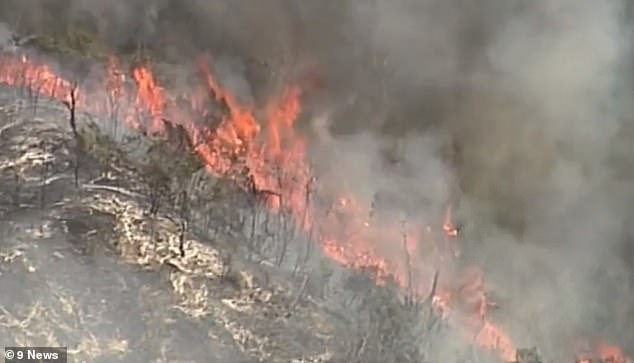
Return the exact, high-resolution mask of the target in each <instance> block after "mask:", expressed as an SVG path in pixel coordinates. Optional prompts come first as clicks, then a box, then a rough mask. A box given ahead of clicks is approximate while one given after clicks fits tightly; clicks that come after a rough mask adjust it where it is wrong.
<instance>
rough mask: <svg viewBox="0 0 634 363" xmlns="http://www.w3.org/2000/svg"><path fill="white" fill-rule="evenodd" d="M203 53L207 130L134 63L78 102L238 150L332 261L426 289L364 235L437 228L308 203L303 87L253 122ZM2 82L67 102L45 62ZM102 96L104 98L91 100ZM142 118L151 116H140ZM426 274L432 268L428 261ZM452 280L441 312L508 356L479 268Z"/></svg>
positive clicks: (5, 73) (5, 69) (208, 153)
mask: <svg viewBox="0 0 634 363" xmlns="http://www.w3.org/2000/svg"><path fill="white" fill-rule="evenodd" d="M209 64H210V62H209V59H208V57H202V58H201V60H200V61H199V63H198V68H199V71H200V72H201V75H202V79H203V83H204V85H205V87H204V88H203V89H202V93H201V92H200V91H197V92H193V93H191V94H188V95H186V97H187V99H188V100H189V102H190V104H191V108H192V109H193V110H198V111H197V112H198V113H199V114H198V117H200V116H204V115H203V114H202V113H203V111H201V109H202V106H201V105H202V103H203V101H204V99H205V96H207V97H213V98H214V99H215V100H217V101H219V102H220V103H221V104H223V105H225V106H226V108H227V109H228V112H227V113H226V114H227V115H226V116H224V118H223V119H222V120H221V121H220V123H219V124H218V126H217V127H216V128H214V129H212V130H210V129H206V128H205V127H201V126H199V125H198V124H197V123H196V122H195V121H194V120H193V119H190V118H188V116H187V115H190V114H191V113H190V112H189V110H185V109H183V108H182V107H181V106H180V104H179V103H178V102H177V101H176V98H172V97H171V96H170V93H169V92H168V91H167V90H166V89H164V88H163V87H161V86H160V85H159V83H158V81H157V80H156V77H155V76H154V74H153V73H152V72H151V70H150V68H149V67H145V66H140V67H136V68H134V69H133V70H132V72H131V74H132V77H133V78H132V79H133V81H134V83H135V87H128V86H126V76H125V74H126V72H123V71H122V70H121V68H120V66H119V64H118V62H117V60H116V59H115V58H111V59H110V61H109V62H108V66H107V68H106V71H105V72H104V73H105V75H106V79H105V80H104V82H103V84H105V88H106V94H107V97H106V98H107V100H106V102H105V103H104V102H103V97H101V98H100V97H97V96H96V95H94V94H92V93H91V92H90V91H89V90H86V89H79V90H78V93H79V104H78V106H79V107H81V108H83V109H84V110H85V111H88V112H93V113H98V114H101V115H107V116H109V117H110V118H111V119H115V120H122V121H124V122H125V123H126V124H127V125H128V127H131V128H137V129H147V131H148V132H149V133H152V134H161V133H162V132H163V131H164V126H163V121H162V120H163V118H170V119H171V118H173V119H174V120H177V122H178V123H180V124H181V125H182V126H183V127H184V128H185V130H187V132H189V134H190V135H189V136H190V138H191V139H192V140H193V142H194V145H195V146H194V147H195V150H196V152H197V153H198V154H199V156H200V158H201V159H202V160H203V161H204V163H205V164H206V167H207V170H209V171H210V172H212V173H217V174H221V175H225V176H229V177H230V176H232V175H233V172H234V171H235V169H236V168H237V167H240V165H236V162H235V158H234V157H235V155H242V156H243V157H244V159H245V160H244V163H245V165H246V166H247V167H248V169H249V171H250V173H251V175H250V177H251V178H252V182H253V183H254V186H255V188H256V189H257V190H261V191H264V190H266V191H273V192H275V193H274V194H275V195H277V196H278V197H276V198H272V199H270V200H269V201H268V204H269V206H270V207H271V208H273V209H275V210H282V209H283V210H286V211H289V212H290V213H291V215H292V216H293V217H294V218H295V219H296V222H297V224H298V225H299V226H300V227H301V228H303V229H304V230H305V231H306V232H307V233H309V234H310V235H317V238H318V241H319V244H320V246H321V247H322V249H323V251H324V252H325V253H326V254H327V255H328V256H329V257H330V258H331V259H333V260H334V261H337V262H339V263H341V264H344V265H346V266H350V267H354V268H366V267H371V268H373V269H375V270H376V271H377V275H378V278H379V281H377V282H378V283H382V282H383V280H384V279H386V278H388V277H393V278H394V279H395V280H396V281H397V282H398V283H399V284H401V285H402V286H403V287H404V288H405V287H408V288H413V289H414V290H415V291H418V292H420V293H423V292H425V291H428V288H429V286H428V284H429V280H431V278H430V279H425V280H426V281H424V282H416V286H408V285H411V284H412V283H413V281H411V280H412V279H411V277H409V276H408V274H407V267H405V266H403V263H402V261H395V260H394V259H390V258H386V257H382V256H381V254H379V253H378V252H376V251H375V248H374V247H375V246H374V244H373V243H372V242H371V241H372V240H373V239H381V238H383V237H385V236H387V235H389V236H391V238H393V237H394V236H401V235H402V236H403V243H404V246H405V250H406V251H407V252H408V253H409V254H410V255H414V254H416V253H418V252H419V249H421V248H423V244H422V241H423V240H424V239H434V238H436V237H434V232H435V230H434V228H432V227H431V226H428V227H427V228H426V230H425V232H424V233H420V232H417V231H415V230H409V229H408V227H407V226H403V224H401V223H395V224H394V225H388V226H387V228H386V226H385V225H384V224H381V225H380V226H377V227H374V225H373V223H371V221H370V218H369V215H370V214H371V213H370V211H367V210H364V208H363V207H362V206H361V205H360V203H358V202H357V201H356V200H355V199H354V198H353V197H352V196H350V195H340V196H339V198H338V200H337V201H336V203H334V205H332V206H329V207H321V206H317V205H312V204H311V203H310V194H311V193H313V192H314V191H315V190H317V187H316V186H315V179H314V178H313V175H312V174H311V170H310V166H309V162H308V158H307V155H306V144H307V143H306V140H305V139H304V138H302V136H301V135H300V134H298V133H297V132H296V131H295V127H294V126H295V122H296V120H297V118H298V116H299V114H300V112H301V102H300V97H301V95H302V90H301V89H300V88H299V87H297V86H292V85H291V86H288V87H286V88H285V89H283V90H282V92H281V93H280V94H279V95H278V97H275V98H273V99H272V100H271V102H269V103H268V105H267V106H266V107H265V110H264V111H265V112H264V118H265V119H264V120H257V119H256V117H255V116H254V112H253V110H252V109H251V108H250V107H248V106H246V105H244V104H242V103H240V102H239V101H238V99H237V98H236V97H235V96H234V95H233V94H231V92H229V91H228V90H226V89H224V88H222V87H221V84H220V83H219V82H218V80H217V79H216V77H215V76H214V74H213V73H212V71H211V68H210V66H209ZM0 82H1V83H4V84H9V85H13V86H15V87H21V88H24V89H26V90H28V91H29V92H35V93H37V94H41V95H45V96H49V97H53V98H57V99H60V100H65V99H66V97H68V95H69V94H70V92H71V91H72V89H73V83H72V82H70V81H68V80H65V79H63V78H62V77H60V76H59V75H57V74H56V73H55V72H54V71H53V70H52V69H51V68H50V67H49V66H47V65H46V64H42V63H38V62H35V61H32V60H30V59H28V58H26V57H18V58H16V57H14V56H4V57H2V58H0ZM99 99H101V101H97V100H99ZM140 119H147V120H149V121H148V122H146V123H145V124H143V123H142V122H140V121H139V120H140ZM442 230H443V233H442V234H443V236H444V237H443V238H444V239H445V240H446V241H445V242H451V244H452V247H451V248H450V249H451V253H450V255H451V257H455V256H457V254H458V252H459V251H458V250H457V247H455V243H454V242H455V241H454V238H455V237H456V236H457V235H458V229H457V227H456V226H455V225H454V223H453V220H452V210H451V207H449V208H448V209H447V213H446V216H445V220H444V223H443V226H442ZM427 272H428V273H429V277H431V276H432V275H433V269H431V268H430V269H428V270H427ZM462 281H463V282H462V283H459V284H458V285H459V286H458V287H457V288H456V287H455V286H442V287H440V288H439V290H438V292H437V295H436V296H435V297H434V300H433V301H434V302H435V304H436V305H437V306H438V308H439V309H441V310H442V311H443V313H444V314H445V316H447V318H448V319H449V320H450V321H452V322H454V323H455V324H456V325H457V326H459V327H461V328H462V329H463V332H464V333H465V336H466V337H468V338H469V339H473V340H474V341H475V342H476V343H477V344H479V345H480V346H482V347H485V348H489V349H494V350H497V351H498V352H499V353H500V355H501V358H503V359H504V360H506V361H513V360H514V359H515V346H514V344H513V342H512V340H511V339H510V338H509V336H507V334H506V333H505V332H504V331H503V330H502V329H501V328H500V327H499V326H497V325H496V324H494V323H493V322H492V321H491V320H489V318H488V309H489V308H490V307H491V306H492V305H493V304H492V303H491V302H489V301H488V299H487V296H486V294H485V292H484V289H485V286H484V279H483V277H482V274H481V272H480V271H479V270H477V269H474V270H471V272H470V273H468V274H466V275H465V276H463V279H462ZM606 347H608V346H605V347H603V348H602V350H601V352H604V353H601V354H604V355H606V356H607V355H611V356H615V357H619V359H624V358H623V355H622V353H621V352H620V351H619V350H612V349H611V348H606Z"/></svg>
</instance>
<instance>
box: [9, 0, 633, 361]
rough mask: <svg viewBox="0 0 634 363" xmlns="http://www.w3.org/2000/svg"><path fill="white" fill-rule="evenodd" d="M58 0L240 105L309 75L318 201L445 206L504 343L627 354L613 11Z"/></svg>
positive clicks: (503, 0) (622, 57)
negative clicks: (488, 290) (207, 68)
mask: <svg viewBox="0 0 634 363" xmlns="http://www.w3.org/2000/svg"><path fill="white" fill-rule="evenodd" d="M8 3H11V6H12V8H11V9H13V10H12V11H14V13H15V11H16V10H15V9H16V8H20V7H22V8H23V9H22V10H24V9H25V7H28V9H29V10H30V12H29V13H28V14H36V15H37V14H40V13H41V12H42V10H43V8H44V5H34V4H33V3H31V2H28V4H27V2H22V3H18V2H15V1H14V2H8ZM8 3H7V4H8ZM71 3H72V6H69V7H67V8H66V9H67V10H66V13H67V14H66V15H67V17H68V19H71V20H72V19H80V20H81V19H85V18H88V17H90V18H93V19H95V24H96V30H97V31H98V32H99V34H101V36H102V37H103V38H104V39H106V40H107V41H109V42H111V43H112V44H114V45H117V46H124V45H127V46H134V45H135V44H139V43H144V42H145V43H147V44H148V45H151V46H153V47H157V48H160V49H162V51H163V53H164V55H165V56H166V57H170V58H176V59H178V58H180V59H181V60H182V61H183V62H186V61H187V60H188V59H189V58H190V57H191V56H194V55H196V54H198V53H199V52H200V51H202V50H207V49H209V50H211V52H212V53H213V54H214V57H215V58H218V59H222V61H221V62H220V63H219V65H218V67H219V71H220V74H221V75H220V78H221V80H223V81H224V82H225V83H228V84H230V87H232V88H234V89H235V90H236V92H237V93H238V94H239V95H240V96H241V97H243V98H244V99H247V100H249V102H253V103H254V104H261V103H262V102H263V101H264V100H265V99H266V95H268V94H270V90H271V89H275V88H277V87H278V86H279V84H280V83H284V82H286V81H293V78H294V77H296V76H298V75H299V74H301V73H302V72H305V71H311V72H313V71H314V72H315V73H316V74H318V75H319V80H320V83H321V88H319V89H316V90H312V92H309V94H308V96H307V99H306V100H305V104H304V107H305V113H304V116H303V120H302V122H304V123H305V124H308V126H310V127H307V128H306V129H307V130H308V132H309V134H310V135H311V138H312V143H311V155H312V156H313V157H314V159H315V160H314V162H315V163H316V170H318V172H319V177H320V179H321V181H322V184H323V185H322V186H323V188H324V189H326V190H329V191H332V192H335V191H337V190H339V189H340V188H341V186H342V185H345V186H346V187H347V188H348V189H350V190H353V191H355V192H357V193H358V197H359V198H360V202H361V203H362V204H364V205H366V206H368V207H369V206H370V205H371V204H372V203H373V202H375V201H376V199H377V196H378V198H379V199H380V198H382V197H381V196H383V195H386V194H388V195H390V196H391V198H387V200H389V203H384V204H383V206H382V208H384V209H385V210H387V211H388V212H390V213H391V212H395V214H398V213H399V212H404V213H407V214H410V215H414V216H416V218H420V219H421V220H422V219H433V216H434V215H437V214H438V212H439V211H441V210H442V209H443V207H444V205H446V204H447V203H448V201H449V200H450V199H459V204H458V205H457V206H456V208H457V210H456V214H457V217H458V218H459V219H460V220H461V221H462V222H464V224H465V226H466V227H465V232H464V235H463V246H462V248H463V250H464V259H465V263H476V264H479V265H481V266H484V268H485V270H486V272H487V278H488V279H489V280H490V283H491V285H492V286H496V290H497V291H496V293H497V294H499V295H502V296H503V301H502V302H500V305H501V306H502V308H501V310H500V311H498V312H497V313H496V314H497V315H498V316H497V318H498V319H501V320H502V321H504V322H505V323H506V326H509V327H511V328H512V331H513V333H514V336H515V337H516V339H518V341H519V342H522V343H526V344H530V343H533V342H538V343H541V344H542V345H543V346H544V347H545V348H543V349H546V350H548V352H547V353H549V354H552V355H556V354H568V353H569V345H568V344H569V343H571V341H572V340H573V339H574V338H575V337H577V336H579V335H582V334H587V335H593V334H597V335H607V338H608V340H613V341H615V342H617V343H619V344H621V345H623V346H625V347H628V346H629V347H632V346H634V325H633V324H632V323H631V322H632V321H634V315H632V312H631V311H628V309H630V308H631V306H632V304H633V300H634V299H633V294H632V277H633V275H634V274H633V272H632V271H633V270H634V268H633V267H634V266H633V265H634V259H633V258H631V257H628V256H627V255H626V254H625V253H626V252H627V251H629V253H630V255H631V254H632V251H633V249H632V242H631V238H632V236H634V230H632V227H631V226H630V225H629V223H628V221H629V219H630V218H631V217H632V216H633V215H634V213H632V207H631V206H632V205H634V203H633V202H634V188H633V187H632V185H634V184H632V181H633V179H634V175H633V174H632V172H631V171H630V170H632V167H633V166H634V149H633V148H632V146H631V142H630V141H629V140H630V138H631V136H632V135H634V134H633V132H634V129H633V126H634V125H633V118H632V115H633V112H632V111H634V110H632V109H631V108H629V107H630V106H629V103H630V100H631V99H632V96H633V95H634V92H633V91H634V89H633V88H632V85H631V84H632V77H631V74H630V72H629V67H630V66H631V64H632V59H631V50H630V45H629V35H630V30H629V27H630V24H629V22H630V20H629V18H628V17H630V9H629V5H628V4H626V2H625V1H623V0H605V1H601V2H597V1H590V0H560V1H549V0H536V1H530V2H528V1H520V0H486V1H479V2H477V3H473V4H472V3H471V2H468V1H462V0H409V1H406V0H398V1H369V0H368V1H360V0H347V1H338V2H316V1H303V2H299V1H291V0H267V1H259V2H257V3H256V2H253V1H246V0H242V1H237V0H231V1H213V2H208V1H203V0H198V1H187V2H184V1H167V0H166V1H143V2H142V1H123V0H120V1H105V0H91V1H88V0H84V1H80V0H75V1H71ZM20 4H25V5H20ZM37 4H39V3H37ZM7 6H8V5H7ZM14 13H11V14H14ZM6 14H10V13H9V12H7V13H6ZM24 14H26V13H24ZM36 15H32V16H36ZM38 16H39V15H38ZM24 17H25V18H28V17H29V15H24ZM28 24H31V25H30V26H31V27H35V28H36V27H37V24H38V23H37V21H36V20H33V21H31V22H29V19H23V20H22V25H21V26H22V27H26V26H27V25H28ZM13 25H14V24H12V26H13ZM2 34H3V32H2V30H0V40H1V39H2ZM236 59H239V61H235V60H236ZM300 71H301V72H300ZM448 155H450V156H448ZM457 196H459V197H457ZM384 200H385V198H384ZM390 213H388V214H390ZM397 238H398V237H397ZM390 246H391V245H389V244H388V246H386V247H385V246H384V247H385V248H386V249H390ZM628 314H629V315H628ZM548 341H557V342H559V341H561V342H562V344H552V345H550V344H549V343H548ZM558 349H562V350H563V352H562V351H559V350H558Z"/></svg>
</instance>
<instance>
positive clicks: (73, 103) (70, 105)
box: [62, 83, 83, 188]
mask: <svg viewBox="0 0 634 363" xmlns="http://www.w3.org/2000/svg"><path fill="white" fill-rule="evenodd" d="M77 86H78V85H77V83H73V85H72V87H71V89H70V93H69V94H68V99H67V100H64V101H62V103H63V104H64V106H66V108H67V109H68V123H69V125H70V129H71V131H72V132H73V137H74V138H75V163H74V164H75V165H74V167H73V175H74V180H75V188H78V187H79V166H80V162H81V156H82V153H83V145H82V142H81V138H80V137H79V132H78V131H77V121H76V117H77V116H76V114H77V97H78V93H77Z"/></svg>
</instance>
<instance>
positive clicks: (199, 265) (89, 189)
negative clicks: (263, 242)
mask: <svg viewBox="0 0 634 363" xmlns="http://www.w3.org/2000/svg"><path fill="white" fill-rule="evenodd" d="M3 96H4V97H3V98H4V99H3V100H2V102H1V106H0V120H1V121H0V130H1V131H0V148H1V149H2V150H1V151H0V220H1V226H2V228H1V229H0V231H1V233H2V239H1V242H0V291H2V292H3V293H2V294H1V296H0V340H2V341H3V342H5V344H6V345H17V346H59V345H62V346H67V347H68V349H69V352H71V353H72V357H73V358H74V359H75V360H76V361H89V362H117V361H120V362H151V361H162V362H176V361H178V362H250V361H258V360H264V361H271V362H275V361H292V360H293V359H302V357H306V358H309V357H313V358H314V359H317V360H313V361H319V360H318V358H319V357H321V356H325V354H326V353H327V350H328V349H327V348H328V347H329V346H332V347H335V346H336V345H337V344H336V342H335V343H332V341H333V334H332V332H331V331H329V330H331V329H332V327H333V326H335V325H337V324H336V321H335V320H334V319H333V318H332V317H330V316H328V315H327V314H322V313H319V312H318V311H317V310H314V309H311V308H310V306H309V305H307V303H306V302H302V303H298V302H294V301H295V300H297V296H296V295H295V294H294V292H293V291H291V290H283V289H281V288H280V287H279V286H275V285H273V284H266V285H263V284H259V283H258V281H259V278H258V277H257V276H255V275H257V274H256V271H259V270H256V268H259V266H257V265H256V264H252V265H253V268H250V267H249V264H247V263H241V262H240V256H238V255H237V254H235V255H234V256H232V255H231V253H230V252H229V251H231V250H235V246H233V247H231V248H230V245H229V244H228V243H227V242H226V241H225V240H224V239H226V238H229V237H228V235H227V236H225V235H224V234H223V233H216V234H215V236H214V237H213V238H211V237H210V236H204V235H196V234H195V233H194V232H190V233H187V236H186V237H185V239H184V241H183V242H184V243H183V248H182V250H183V251H184V252H185V254H184V255H183V254H182V253H181V248H180V246H179V245H180V236H181V233H180V230H179V228H180V224H179V223H178V221H177V218H176V217H175V216H174V213H172V212H171V211H170V210H169V208H167V207H166V208H165V211H164V212H163V211H160V212H159V213H158V214H157V215H156V216H155V217H152V216H149V215H148V212H147V211H148V208H149V204H150V202H149V199H148V197H147V196H146V195H148V193H144V190H147V188H148V187H147V182H146V179H147V178H145V177H144V176H143V175H142V172H141V171H138V170H135V168H134V167H133V166H132V163H131V162H129V161H127V160H124V159H123V158H122V157H117V156H116V155H117V152H116V150H111V151H112V153H111V154H108V153H104V154H98V153H97V152H96V151H97V150H98V149H100V150H102V151H103V150H104V149H105V148H104V145H101V146H99V147H97V148H96V147H94V145H93V146H90V142H92V143H98V142H102V141H103V140H99V141H98V140H97V139H96V138H93V139H90V138H89V137H85V138H84V144H85V147H84V148H82V151H83V153H82V156H81V158H80V165H81V167H80V169H79V178H78V180H77V184H78V186H77V187H76V186H75V180H74V165H75V163H76V162H77V160H76V156H75V155H76V150H77V149H76V148H77V146H76V141H75V140H74V139H73V137H72V133H70V132H69V130H68V128H67V124H66V122H67V121H66V116H65V113H64V112H65V110H64V109H63V108H61V107H59V106H57V105H55V104H54V103H51V102H50V101H46V100H44V101H41V106H40V109H39V110H37V111H36V112H34V109H33V107H32V105H31V106H26V105H25V104H24V103H22V104H20V101H24V100H20V98H19V97H15V94H11V93H7V90H6V89H5V90H3ZM86 122H87V121H86ZM93 131H94V130H93ZM82 132H84V133H83V134H82V135H83V136H86V135H88V131H86V130H83V131H82ZM110 146H112V145H108V146H107V147H110ZM91 153H93V154H91ZM109 187H110V189H108V188H109ZM254 276H255V277H254ZM291 305H292V306H291ZM297 361H300V360H297Z"/></svg>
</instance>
